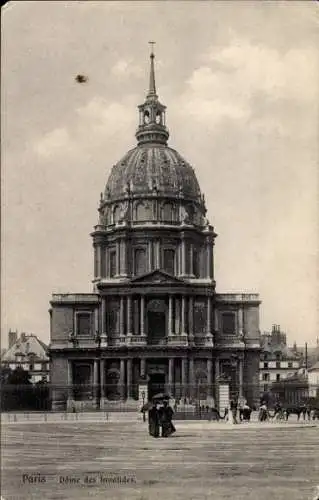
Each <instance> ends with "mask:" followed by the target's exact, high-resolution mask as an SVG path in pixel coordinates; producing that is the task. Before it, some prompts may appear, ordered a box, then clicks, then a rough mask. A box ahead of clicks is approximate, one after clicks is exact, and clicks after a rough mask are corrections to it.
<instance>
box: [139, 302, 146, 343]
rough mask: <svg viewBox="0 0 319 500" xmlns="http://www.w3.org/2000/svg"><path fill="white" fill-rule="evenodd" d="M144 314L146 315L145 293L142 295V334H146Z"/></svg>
mask: <svg viewBox="0 0 319 500" xmlns="http://www.w3.org/2000/svg"><path fill="white" fill-rule="evenodd" d="M144 316H145V297H144V295H141V316H140V321H141V336H145V325H144V319H145V318H144Z"/></svg>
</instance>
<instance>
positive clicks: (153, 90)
mask: <svg viewBox="0 0 319 500" xmlns="http://www.w3.org/2000/svg"><path fill="white" fill-rule="evenodd" d="M148 43H149V44H150V45H151V54H150V59H151V68H150V86H149V91H148V94H147V97H157V96H156V85H155V69H154V59H155V55H154V52H153V49H154V44H155V42H148Z"/></svg>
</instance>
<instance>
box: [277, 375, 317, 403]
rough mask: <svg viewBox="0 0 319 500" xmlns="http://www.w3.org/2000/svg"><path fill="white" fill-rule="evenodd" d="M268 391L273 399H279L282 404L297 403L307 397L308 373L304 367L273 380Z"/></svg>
mask: <svg viewBox="0 0 319 500" xmlns="http://www.w3.org/2000/svg"><path fill="white" fill-rule="evenodd" d="M270 392H271V394H272V396H273V398H274V400H279V401H280V402H281V403H282V404H284V405H291V406H294V405H299V404H302V403H304V402H305V401H307V399H308V397H309V382H308V375H307V372H306V370H305V369H304V368H300V369H299V370H298V371H296V372H295V373H294V374H292V375H289V376H288V377H286V378H285V379H282V380H280V381H276V382H273V384H272V385H271V388H270Z"/></svg>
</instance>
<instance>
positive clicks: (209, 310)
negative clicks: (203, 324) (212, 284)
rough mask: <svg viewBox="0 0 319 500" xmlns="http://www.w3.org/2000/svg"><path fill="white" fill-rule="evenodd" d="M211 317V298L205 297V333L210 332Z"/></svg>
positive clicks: (208, 333)
mask: <svg viewBox="0 0 319 500" xmlns="http://www.w3.org/2000/svg"><path fill="white" fill-rule="evenodd" d="M211 318H212V298H211V297H207V335H210V334H211V333H212V325H211Z"/></svg>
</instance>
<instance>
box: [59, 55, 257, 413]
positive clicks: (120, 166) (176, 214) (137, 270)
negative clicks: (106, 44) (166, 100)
mask: <svg viewBox="0 0 319 500" xmlns="http://www.w3.org/2000/svg"><path fill="white" fill-rule="evenodd" d="M139 116H140V118H139V120H140V121H139V126H138V130H137V133H136V137H137V141H138V144H137V147H136V148H134V149H133V150H131V151H129V152H128V153H127V154H126V155H125V156H124V158H123V159H122V160H121V161H120V162H118V163H117V164H116V165H115V166H114V167H113V169H112V171H111V174H110V177H109V179H108V182H107V185H106V188H105V191H104V193H102V194H101V200H100V206H99V221H98V224H97V225H96V226H95V227H94V231H93V233H92V235H91V236H92V239H93V248H94V279H93V287H94V288H93V293H92V294H67V295H53V297H52V300H51V311H50V314H51V345H50V353H51V359H52V373H51V381H52V385H53V408H55V409H57V408H65V406H66V405H67V404H68V401H69V403H70V402H71V401H72V404H76V402H77V401H82V405H87V406H92V407H96V406H99V407H103V405H104V404H105V402H106V401H110V400H124V399H137V398H138V395H139V386H141V385H143V386H147V389H148V397H149V398H150V397H151V396H152V395H153V394H154V393H156V392H163V391H167V392H170V393H171V394H173V395H174V396H175V397H176V398H178V399H182V400H187V399H188V400H196V399H201V400H202V399H206V398H207V397H210V396H216V387H217V383H218V381H219V380H220V378H221V377H224V378H225V377H227V378H228V380H229V381H230V387H231V391H232V393H233V394H234V395H245V396H247V397H248V398H249V400H250V402H251V403H254V402H256V401H257V400H258V396H259V387H258V377H259V374H258V370H259V352H260V333H259V304H260V301H259V297H258V295H257V294H217V293H216V290H215V288H216V283H215V277H214V265H213V263H214V255H213V253H214V252H213V249H214V241H215V238H216V236H217V235H216V233H215V231H214V228H213V227H212V226H211V225H210V224H209V222H208V220H207V219H206V207H205V199H204V196H203V195H202V194H201V191H200V188H199V185H198V182H197V179H196V175H195V172H194V170H193V168H192V167H191V166H190V165H189V164H188V163H187V162H186V161H185V160H184V159H183V158H182V157H181V156H180V154H179V153H177V151H175V150H173V149H171V148H170V147H168V145H167V140H168V137H169V133H168V130H167V128H166V125H165V106H163V105H162V104H160V102H159V101H158V97H157V95H156V89H155V77H154V56H153V54H152V55H151V75H150V89H149V92H148V94H147V97H146V100H145V102H144V104H142V105H141V106H139ZM254 384H255V385H254Z"/></svg>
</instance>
